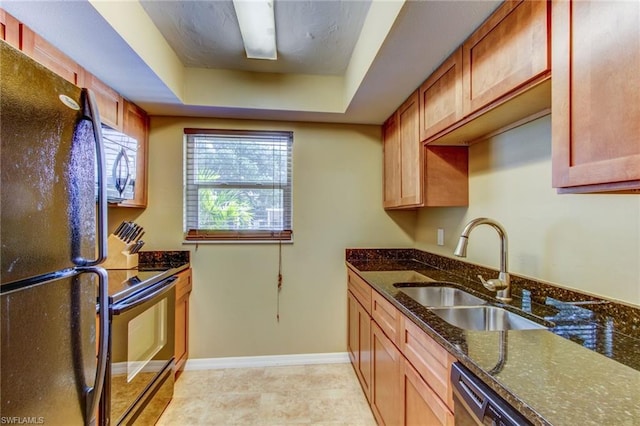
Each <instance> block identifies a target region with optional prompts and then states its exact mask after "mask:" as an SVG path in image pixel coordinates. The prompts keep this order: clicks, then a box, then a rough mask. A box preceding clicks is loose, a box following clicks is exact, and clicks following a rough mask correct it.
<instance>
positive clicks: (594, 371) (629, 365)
mask: <svg viewBox="0 0 640 426" xmlns="http://www.w3.org/2000/svg"><path fill="white" fill-rule="evenodd" d="M346 260H347V265H348V266H349V267H350V268H352V269H353V270H354V271H355V272H356V273H358V275H360V276H361V277H362V278H363V279H364V280H366V281H367V282H368V283H369V284H370V285H371V286H372V287H373V288H374V289H375V290H376V291H378V292H379V293H380V294H382V295H383V296H384V297H385V298H387V299H388V300H389V301H390V302H391V303H393V304H394V305H395V306H396V307H397V308H398V309H399V310H400V311H401V312H402V313H403V314H405V315H406V316H407V317H409V318H410V319H411V320H412V321H413V322H414V323H415V324H417V325H418V326H419V327H420V328H421V329H423V330H424V331H425V332H426V333H427V334H429V335H430V336H431V337H433V338H434V339H435V340H436V341H438V342H439V343H440V344H441V345H442V346H443V347H445V348H446V349H447V350H448V351H449V352H450V353H451V354H452V355H453V356H455V357H456V358H457V359H458V360H459V361H460V362H461V363H462V364H464V365H465V366H466V367H467V368H469V369H470V370H471V371H473V372H474V373H475V374H476V375H477V376H478V377H479V378H480V379H481V380H482V381H484V382H485V383H486V384H487V385H489V386H490V387H491V388H492V389H493V390H495V391H496V392H497V393H498V394H500V395H501V396H502V397H503V398H504V399H505V400H507V401H508V402H509V403H510V404H511V405H513V406H514V407H515V408H516V409H518V410H519V411H520V412H522V413H523V414H524V415H525V416H527V418H529V419H530V420H531V421H532V422H533V423H534V424H541V425H546V424H553V425H576V424H580V425H585V424H594V425H604V424H606V425H640V308H638V307H635V306H631V305H625V304H622V303H616V302H613V301H609V300H605V299H602V298H598V297H594V296H591V295H586V294H582V293H579V292H576V291H572V290H567V289H563V288H560V287H555V286H551V285H549V284H545V283H541V282H537V281H532V280H529V279H525V278H522V277H518V276H514V275H512V293H513V301H512V302H509V303H508V304H504V303H502V302H499V301H497V300H496V299H495V298H494V294H492V293H491V292H490V291H488V290H486V289H485V288H484V287H483V286H482V284H480V283H479V280H478V279H477V278H476V276H477V275H478V274H483V276H484V277H485V278H493V277H494V276H497V272H496V271H493V270H490V269H487V268H483V267H479V266H476V265H472V264H468V263H465V262H461V261H458V260H455V259H451V258H447V257H442V256H438V255H434V254H431V253H426V252H422V251H419V250H415V249H406V250H405V249H347V252H346ZM408 271H413V272H408ZM416 273H418V274H421V275H423V276H426V277H428V278H429V279H431V280H435V281H447V282H451V283H453V284H454V286H459V287H460V288H464V290H465V291H468V292H469V293H472V294H474V295H476V296H479V297H481V298H484V299H485V300H488V301H489V302H490V303H491V304H493V305H496V306H501V307H504V308H506V309H508V310H513V311H515V312H517V313H519V314H521V315H523V316H526V317H528V318H530V319H533V320H535V321H537V322H539V323H541V324H544V325H546V326H548V327H549V329H548V330H544V329H543V330H522V331H517V330H509V331H506V332H498V331H467V330H462V329H460V328H457V327H454V326H452V325H450V324H448V323H447V322H445V321H444V320H442V319H440V318H439V317H437V316H436V315H435V314H433V313H432V312H431V311H430V310H429V309H428V308H425V307H424V306H422V305H420V304H418V303H417V302H415V301H414V300H413V299H412V298H410V297H408V296H407V295H405V294H404V293H402V292H401V291H400V288H401V287H399V286H397V285H394V284H397V283H404V284H402V285H405V286H411V285H416V284H415V283H412V281H413V282H415V281H420V280H421V277H420V276H418V275H417V274H416ZM501 354H502V359H501Z"/></svg>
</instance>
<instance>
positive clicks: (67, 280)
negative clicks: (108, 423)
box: [0, 272, 101, 426]
mask: <svg viewBox="0 0 640 426" xmlns="http://www.w3.org/2000/svg"><path fill="white" fill-rule="evenodd" d="M97 286H98V275H97V274H95V273H83V274H76V273H73V272H72V273H70V274H68V276H63V277H61V278H57V279H53V280H50V281H45V282H43V283H40V284H35V285H32V286H29V287H26V288H22V289H20V290H15V291H11V292H8V293H4V294H2V295H1V304H0V315H1V317H2V321H1V322H0V339H1V341H2V345H1V357H0V365H1V367H2V368H1V369H0V376H1V381H0V386H1V389H2V392H1V393H0V400H1V401H0V412H1V413H2V418H3V419H6V418H9V419H11V418H20V419H25V418H26V419H32V422H33V423H37V424H46V425H65V426H66V425H82V424H89V423H90V422H91V420H92V419H91V417H93V413H89V412H90V411H91V410H93V409H95V408H94V407H93V406H92V405H91V402H92V396H93V395H94V393H93V390H92V389H91V388H92V387H93V386H94V383H95V382H96V370H97V364H99V362H98V363H97V361H96V352H97V348H96V346H97V345H96V338H97V336H96V300H97V288H98V287H97ZM97 382H98V386H100V382H101V380H100V379H98V380H97ZM97 396H98V397H99V392H98V393H97Z"/></svg>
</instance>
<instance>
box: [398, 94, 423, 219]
mask: <svg viewBox="0 0 640 426" xmlns="http://www.w3.org/2000/svg"><path fill="white" fill-rule="evenodd" d="M419 101H420V98H419V94H418V91H415V92H414V93H413V94H412V95H411V96H410V97H409V99H407V100H406V101H405V102H404V103H403V104H402V105H400V108H398V128H399V137H400V205H401V206H403V207H418V206H420V205H421V204H422V181H423V179H422V177H423V170H424V168H423V167H422V163H423V155H422V144H421V143H420V115H419V114H420V113H419V104H420V102H419Z"/></svg>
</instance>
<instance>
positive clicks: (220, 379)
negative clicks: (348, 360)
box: [157, 364, 376, 426]
mask: <svg viewBox="0 0 640 426" xmlns="http://www.w3.org/2000/svg"><path fill="white" fill-rule="evenodd" d="M157 424H158V425H159V426H177V425H179V426H187V425H189V426H190V425H193V426H197V425H225V426H227V425H229V426H230V425H260V426H262V425H265V426H270V425H327V426H328V425H335V426H337V425H352V426H375V425H376V422H375V420H374V418H373V414H372V413H371V410H370V408H369V405H368V403H367V400H366V398H365V396H364V393H363V392H362V389H361V388H360V384H359V383H358V379H357V377H356V375H355V373H354V371H353V368H352V367H351V365H350V364H322V365H301V366H285V367H265V368H237V369H223V370H206V371H185V372H183V373H182V375H181V376H180V378H179V379H178V381H177V382H176V386H175V390H174V396H173V400H172V401H171V403H170V404H169V406H168V407H167V409H166V410H165V412H164V413H163V414H162V417H161V418H160V420H159V421H158V423H157Z"/></svg>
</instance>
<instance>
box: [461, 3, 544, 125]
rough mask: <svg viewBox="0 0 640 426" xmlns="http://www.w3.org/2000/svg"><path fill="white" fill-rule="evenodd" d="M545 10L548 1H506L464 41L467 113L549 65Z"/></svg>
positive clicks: (541, 72) (506, 92) (513, 87)
mask: <svg viewBox="0 0 640 426" xmlns="http://www.w3.org/2000/svg"><path fill="white" fill-rule="evenodd" d="M549 12H550V11H549V8H548V5H547V2H546V1H533V0H526V1H522V0H520V1H507V2H505V3H504V4H503V5H502V6H500V8H498V10H496V12H494V13H493V14H492V15H491V16H490V17H489V19H487V20H486V21H485V22H484V23H483V24H482V25H481V26H480V28H478V30H476V31H475V32H474V33H473V34H472V35H471V37H469V38H468V39H467V41H465V42H464V44H463V45H462V54H463V79H464V82H463V91H464V96H463V100H464V115H465V116H466V115H468V114H470V113H472V112H474V111H477V110H478V109H480V108H482V107H484V106H486V105H488V104H489V103H491V102H492V101H494V100H497V99H498V98H500V97H501V96H503V95H506V94H508V93H509V92H511V91H512V90H515V89H516V88H518V87H519V86H522V85H524V84H525V83H527V82H529V81H531V80H533V79H534V78H536V77H538V76H540V75H542V74H545V73H547V72H548V71H549V70H550V68H551V67H550V60H549V59H550V55H549V43H550V37H549V23H550V13H549ZM554 36H555V35H554Z"/></svg>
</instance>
